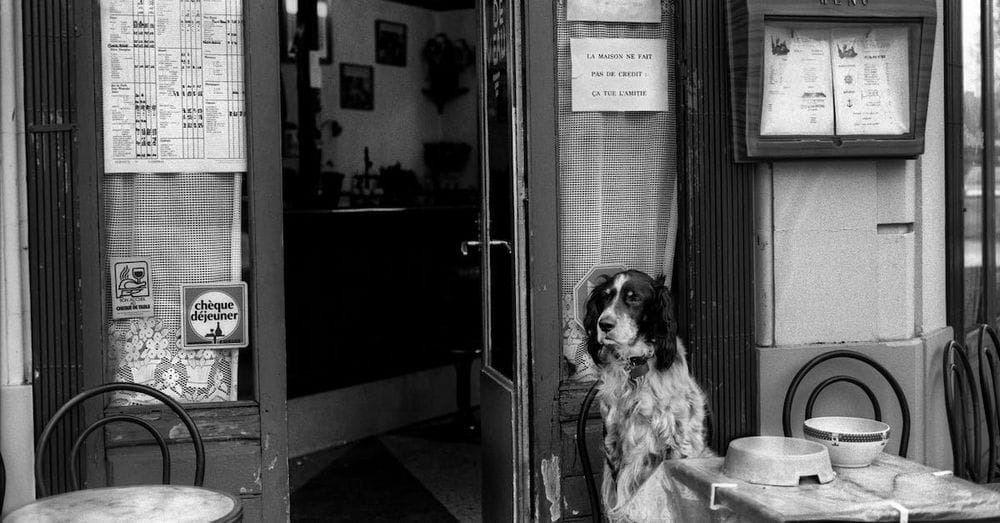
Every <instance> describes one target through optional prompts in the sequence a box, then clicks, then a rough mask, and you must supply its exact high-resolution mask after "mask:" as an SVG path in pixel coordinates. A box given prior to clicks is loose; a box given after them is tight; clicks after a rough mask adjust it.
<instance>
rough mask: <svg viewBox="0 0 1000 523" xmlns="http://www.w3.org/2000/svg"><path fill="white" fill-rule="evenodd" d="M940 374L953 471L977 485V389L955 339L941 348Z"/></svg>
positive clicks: (970, 366) (980, 447)
mask: <svg viewBox="0 0 1000 523" xmlns="http://www.w3.org/2000/svg"><path fill="white" fill-rule="evenodd" d="M943 372H944V376H943V377H944V407H945V412H946V413H947V416H948V434H949V435H950V436H951V456H952V461H953V464H952V468H953V469H954V470H953V472H954V474H955V475H956V476H958V477H960V478H965V479H968V480H972V481H976V482H979V481H980V480H981V479H982V475H981V474H980V472H979V471H980V467H979V459H980V456H982V441H981V436H980V434H981V432H980V431H981V425H980V421H979V412H980V407H979V390H978V389H977V388H976V379H975V375H973V374H972V365H970V364H969V356H968V354H966V349H965V347H964V346H963V345H962V344H961V343H959V342H957V341H955V340H952V341H949V342H948V345H946V346H945V348H944V368H943ZM970 417H971V418H972V426H971V429H972V430H970V426H969V425H970V424H969V418H970ZM970 440H971V441H970ZM970 443H971V444H970Z"/></svg>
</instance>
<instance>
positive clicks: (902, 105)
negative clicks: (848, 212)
mask: <svg viewBox="0 0 1000 523" xmlns="http://www.w3.org/2000/svg"><path fill="white" fill-rule="evenodd" d="M763 75H764V86H763V87H764V90H763V103H762V108H761V128H760V134H761V136H782V135H902V134H906V133H908V132H910V112H909V109H910V91H909V78H910V68H909V30H908V28H907V27H906V26H901V25H900V26H857V25H855V26H845V27H838V28H833V29H830V28H815V27H813V28H810V27H808V26H803V27H796V28H792V27H781V26H776V25H766V26H765V27H764V71H763Z"/></svg>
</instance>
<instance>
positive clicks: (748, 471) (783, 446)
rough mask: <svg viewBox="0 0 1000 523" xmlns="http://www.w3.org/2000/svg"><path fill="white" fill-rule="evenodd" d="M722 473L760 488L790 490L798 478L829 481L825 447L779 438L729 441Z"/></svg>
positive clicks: (830, 477)
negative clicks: (772, 486)
mask: <svg viewBox="0 0 1000 523" xmlns="http://www.w3.org/2000/svg"><path fill="white" fill-rule="evenodd" d="M722 473H723V474H724V475H726V476H727V477H730V478H734V479H741V480H743V481H746V482H748V483H757V484H760V485H779V486H786V487H794V486H797V485H798V484H799V481H800V480H801V479H802V477H815V478H816V479H817V480H819V482H820V483H829V482H830V481H833V468H831V467H830V456H829V453H828V452H827V450H826V447H824V446H823V445H820V444H819V443H814V442H812V441H806V440H802V439H796V438H782V437H779V436H751V437H747V438H739V439H734V440H733V441H731V442H729V450H728V451H727V452H726V459H725V460H724V461H723V465H722Z"/></svg>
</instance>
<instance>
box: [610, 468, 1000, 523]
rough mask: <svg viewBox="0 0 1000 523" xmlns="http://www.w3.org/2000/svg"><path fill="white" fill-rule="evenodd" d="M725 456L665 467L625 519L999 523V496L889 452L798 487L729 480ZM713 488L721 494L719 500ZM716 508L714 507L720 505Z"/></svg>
mask: <svg viewBox="0 0 1000 523" xmlns="http://www.w3.org/2000/svg"><path fill="white" fill-rule="evenodd" d="M722 466H723V458H705V459H684V460H672V461H666V462H664V464H663V465H661V466H660V468H659V469H657V471H656V473H654V475H653V476H651V477H650V479H649V480H648V481H647V482H646V483H645V484H643V486H642V487H641V488H640V491H639V493H638V494H637V495H636V497H635V498H633V503H631V504H630V506H629V507H628V509H627V510H626V515H627V516H628V517H629V518H630V519H633V520H646V521H649V520H661V519H667V520H673V521H713V522H727V523H733V522H744V521H748V522H749V521H753V522H760V521H816V520H819V521H901V520H902V519H901V516H904V514H905V516H906V517H908V518H909V519H910V520H921V521H925V520H934V521H937V520H941V519H961V520H965V521H970V520H982V521H998V520H1000V492H997V491H995V490H993V489H991V488H987V487H985V486H983V485H978V484H975V483H972V482H969V481H966V480H964V479H961V478H956V477H955V476H953V475H951V474H950V473H947V472H945V473H942V472H941V471H938V470H936V469H933V468H930V467H927V466H924V465H921V464H919V463H916V462H914V461H910V460H907V459H904V458H900V457H898V456H894V455H890V454H885V453H882V454H880V455H879V456H878V457H877V458H876V459H875V462H874V463H873V464H872V465H871V466H868V467H863V468H853V469H852V468H841V467H834V472H835V474H836V476H835V478H834V480H833V481H831V482H830V483H826V484H819V483H818V482H816V481H805V482H803V483H800V485H799V486H796V487H775V486H767V485H755V484H751V483H747V482H744V481H741V480H738V479H733V478H729V477H726V476H725V475H723V473H722ZM713 490H714V494H713ZM713 503H714V504H713Z"/></svg>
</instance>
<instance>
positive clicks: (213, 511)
mask: <svg viewBox="0 0 1000 523" xmlns="http://www.w3.org/2000/svg"><path fill="white" fill-rule="evenodd" d="M242 516H243V506H242V505H241V504H240V499H239V498H238V497H236V496H234V495H232V494H229V493H228V492H222V491H219V490H213V489H208V488H203V487H190V486H184V485H138V486H122V487H106V488H94V489H87V490H78V491H76V492H68V493H66V494H58V495H55V496H49V497H47V498H42V499H39V500H37V501H35V502H34V503H31V504H30V505H26V506H23V507H21V508H19V509H17V510H15V511H13V512H11V513H10V514H8V515H7V517H6V518H4V523H8V522H9V523H17V522H21V521H32V522H36V521H84V522H86V521H94V522H97V521H102V522H103V521H144V522H145V521H163V522H167V521H170V522H173V521H219V522H231V521H240V520H241V519H242Z"/></svg>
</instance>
